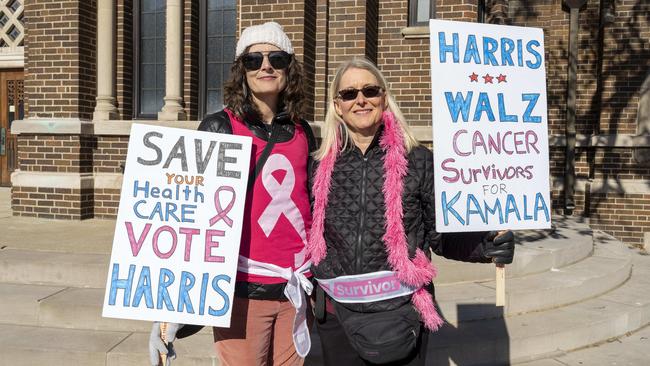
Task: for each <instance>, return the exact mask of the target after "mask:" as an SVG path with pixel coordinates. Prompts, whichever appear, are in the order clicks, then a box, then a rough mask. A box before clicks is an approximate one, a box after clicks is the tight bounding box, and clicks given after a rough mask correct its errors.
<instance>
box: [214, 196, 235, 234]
mask: <svg viewBox="0 0 650 366" xmlns="http://www.w3.org/2000/svg"><path fill="white" fill-rule="evenodd" d="M222 190H224V191H227V192H230V193H232V197H231V198H230V202H228V205H227V206H226V208H225V209H224V208H222V207H221V201H220V200H219V193H220V192H221V191H222ZM235 197H236V194H235V190H234V189H233V188H232V187H230V186H221V187H219V189H217V191H216V192H214V208H215V210H217V215H216V216H214V217H213V218H211V219H210V226H213V225H214V224H216V223H217V221H219V220H223V222H225V223H226V225H228V226H229V227H232V224H233V221H232V219H231V218H230V217H228V212H230V210H232V207H233V206H234V205H235Z"/></svg>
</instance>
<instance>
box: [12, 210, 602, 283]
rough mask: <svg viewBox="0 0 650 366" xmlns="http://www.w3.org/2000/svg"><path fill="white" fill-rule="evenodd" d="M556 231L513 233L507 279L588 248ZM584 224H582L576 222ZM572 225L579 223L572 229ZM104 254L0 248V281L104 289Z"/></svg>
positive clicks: (459, 275)
mask: <svg viewBox="0 0 650 366" xmlns="http://www.w3.org/2000/svg"><path fill="white" fill-rule="evenodd" d="M559 222H560V225H559V226H558V227H557V229H556V230H555V232H554V233H552V234H550V235H548V234H545V233H544V232H542V231H534V232H533V231H528V232H521V233H517V237H518V245H517V250H516V254H515V261H514V263H513V264H512V265H510V266H508V271H507V275H508V277H521V276H526V275H529V274H532V273H539V272H544V271H547V270H549V269H551V268H561V267H564V266H566V265H568V264H571V263H575V262H578V261H580V260H582V259H583V258H585V257H586V256H588V255H589V254H590V253H591V250H592V239H591V230H590V229H589V227H588V226H586V225H585V224H580V223H575V222H572V221H567V222H568V224H566V225H564V226H563V225H562V221H559ZM580 225H582V226H580ZM576 226H578V227H577V228H576ZM433 257H434V259H433V260H434V263H436V265H437V266H438V269H439V276H438V279H437V280H436V283H437V284H445V283H456V282H475V281H486V280H491V279H492V278H493V277H494V266H492V265H489V264H474V263H463V262H457V261H450V260H446V259H444V258H442V257H438V256H435V255H434V256H433ZM109 261H110V254H108V253H95V252H94V253H84V252H61V251H43V250H33V249H20V248H13V247H9V248H5V249H0V282H3V283H27V284H42V285H50V286H63V287H90V288H103V287H104V286H105V284H106V276H107V273H108V263H109Z"/></svg>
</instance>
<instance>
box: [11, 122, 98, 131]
mask: <svg viewBox="0 0 650 366" xmlns="http://www.w3.org/2000/svg"><path fill="white" fill-rule="evenodd" d="M92 125H93V124H92V123H91V122H90V121H89V120H85V119H78V118H27V119H23V120H17V121H14V123H13V124H12V126H11V133H12V134H14V135H19V134H51V135H85V134H92Z"/></svg>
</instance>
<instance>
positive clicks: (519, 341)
mask: <svg viewBox="0 0 650 366" xmlns="http://www.w3.org/2000/svg"><path fill="white" fill-rule="evenodd" d="M632 266H633V267H632V274H631V276H630V279H629V280H628V281H627V282H625V283H624V284H623V285H622V286H620V287H618V288H616V289H614V290H612V291H610V292H608V293H606V294H603V295H601V296H599V297H596V298H593V299H589V300H586V301H583V302H579V303H575V304H571V305H567V306H563V307H560V308H555V309H550V310H546V311H540V312H532V313H527V314H521V315H515V316H510V317H506V318H504V319H491V320H482V321H475V322H461V323H460V324H459V326H456V327H455V326H453V325H446V326H445V327H443V329H442V330H440V331H439V332H437V333H435V334H434V335H432V337H431V340H430V342H429V355H430V357H429V359H428V362H430V363H431V364H435V365H437V364H443V365H448V364H451V365H464V366H465V365H494V364H507V363H508V362H513V363H516V362H525V361H530V360H533V359H538V358H543V357H548V356H550V355H553V354H561V353H565V352H569V351H571V350H575V349H578V348H581V347H585V346H589V345H592V344H595V343H598V342H602V341H605V340H607V339H610V338H612V337H616V336H620V335H623V334H625V333H627V332H632V331H635V330H637V329H639V328H641V327H643V326H645V325H647V324H648V323H650V292H649V291H648V288H650V257H648V256H647V255H646V256H641V255H639V254H634V255H633V259H632ZM460 306H461V307H462V306H463V305H462V304H461V305H460ZM467 306H468V307H469V308H473V309H469V310H468V312H469V311H476V310H477V309H476V308H477V307H481V306H482V307H489V306H494V305H489V304H483V305H481V304H469V305H467ZM461 309H462V308H461ZM486 360H489V361H488V362H486Z"/></svg>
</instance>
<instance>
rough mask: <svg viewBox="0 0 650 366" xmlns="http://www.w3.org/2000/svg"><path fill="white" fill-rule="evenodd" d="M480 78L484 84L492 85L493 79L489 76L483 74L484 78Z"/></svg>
mask: <svg viewBox="0 0 650 366" xmlns="http://www.w3.org/2000/svg"><path fill="white" fill-rule="evenodd" d="M482 78H483V79H484V80H485V84H487V83H490V84H493V83H492V79H494V76H490V74H485V76H482Z"/></svg>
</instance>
